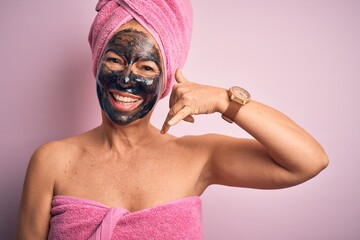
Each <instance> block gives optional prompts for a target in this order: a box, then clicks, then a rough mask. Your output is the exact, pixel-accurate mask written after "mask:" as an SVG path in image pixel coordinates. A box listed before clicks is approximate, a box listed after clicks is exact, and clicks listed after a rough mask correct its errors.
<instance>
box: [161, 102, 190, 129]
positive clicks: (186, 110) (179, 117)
mask: <svg viewBox="0 0 360 240" xmlns="http://www.w3.org/2000/svg"><path fill="white" fill-rule="evenodd" d="M192 113H193V108H192V107H190V106H188V105H185V106H184V107H183V108H182V109H181V110H180V111H178V112H176V114H175V115H174V116H173V117H172V118H171V119H170V120H169V121H168V122H167V123H168V124H169V125H170V126H174V125H175V124H177V123H179V122H180V121H181V120H183V119H185V118H186V117H188V116H190V115H191V114H192Z"/></svg>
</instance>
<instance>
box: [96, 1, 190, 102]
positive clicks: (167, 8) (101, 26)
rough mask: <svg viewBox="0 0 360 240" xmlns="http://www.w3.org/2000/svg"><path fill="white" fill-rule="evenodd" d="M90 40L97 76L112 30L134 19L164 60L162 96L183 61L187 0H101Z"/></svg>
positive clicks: (187, 28)
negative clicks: (145, 31)
mask: <svg viewBox="0 0 360 240" xmlns="http://www.w3.org/2000/svg"><path fill="white" fill-rule="evenodd" d="M96 11H98V14H97V16H96V17H95V19H94V22H93V24H92V26H91V29H90V33H89V43H90V47H91V51H92V60H93V73H94V76H95V77H96V74H97V68H98V65H99V61H100V58H101V55H102V52H103V50H104V48H105V46H106V44H107V42H108V40H110V38H111V37H112V35H113V33H114V32H115V31H116V30H117V29H118V28H119V27H120V26H121V25H123V24H125V23H127V22H129V21H130V20H132V19H135V20H136V21H137V22H139V23H140V24H141V25H142V26H143V27H144V28H145V29H146V30H147V31H149V33H150V34H151V35H152V36H153V38H154V39H155V40H156V42H157V44H158V46H159V48H160V52H161V54H162V57H163V63H164V73H163V74H164V81H163V86H162V87H163V88H162V89H163V90H162V95H161V98H163V97H165V96H166V95H167V94H168V93H169V91H170V90H171V87H172V84H173V83H174V80H175V77H174V75H175V71H176V69H177V68H181V67H183V66H184V64H185V60H186V57H187V54H188V51H189V47H190V40H191V33H192V7H191V3H190V0H100V1H99V2H98V4H97V5H96Z"/></svg>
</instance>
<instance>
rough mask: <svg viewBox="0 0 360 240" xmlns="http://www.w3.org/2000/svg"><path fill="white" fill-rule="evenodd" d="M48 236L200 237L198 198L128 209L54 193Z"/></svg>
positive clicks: (169, 239) (137, 239)
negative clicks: (130, 210) (133, 210)
mask: <svg viewBox="0 0 360 240" xmlns="http://www.w3.org/2000/svg"><path fill="white" fill-rule="evenodd" d="M51 215H52V218H51V220H50V231H49V236H48V239H50V240H53V239H61V240H70V239H71V240H73V239H77V240H82V239H84V240H85V239H91V240H100V239H101V240H110V239H123V240H130V239H132V240H140V239H166V240H180V239H181V240H187V239H188V240H198V239H200V240H201V239H203V235H202V223H201V199H200V198H199V197H197V196H193V197H187V198H182V199H178V200H175V201H171V202H167V203H164V204H161V205H158V206H155V207H152V208H147V209H143V210H140V211H136V212H129V211H128V210H126V209H122V208H109V207H107V206H106V205H104V204H101V203H98V202H95V201H90V200H86V199H81V198H75V197H69V196H55V197H54V198H53V201H52V209H51Z"/></svg>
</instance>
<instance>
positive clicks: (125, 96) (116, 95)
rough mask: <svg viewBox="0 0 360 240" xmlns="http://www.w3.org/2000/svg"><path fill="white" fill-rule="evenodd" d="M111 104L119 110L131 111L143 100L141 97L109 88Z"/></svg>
mask: <svg viewBox="0 0 360 240" xmlns="http://www.w3.org/2000/svg"><path fill="white" fill-rule="evenodd" d="M109 94H110V95H111V97H110V100H111V103H112V105H113V106H114V107H115V108H117V109H118V110H120V111H131V110H134V109H135V108H137V107H138V106H139V105H140V104H141V103H142V102H143V101H144V100H143V98H141V97H139V96H136V95H133V94H130V93H126V92H121V91H117V90H110V91H109Z"/></svg>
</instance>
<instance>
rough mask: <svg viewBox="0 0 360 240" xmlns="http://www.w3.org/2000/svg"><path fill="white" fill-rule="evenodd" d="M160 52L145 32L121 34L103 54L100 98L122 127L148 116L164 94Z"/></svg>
mask: <svg viewBox="0 0 360 240" xmlns="http://www.w3.org/2000/svg"><path fill="white" fill-rule="evenodd" d="M160 62H161V58H160V53H159V50H158V49H157V48H156V46H155V44H154V43H153V42H152V41H151V39H150V38H149V36H148V35H147V34H145V33H144V32H141V31H137V30H134V29H126V30H122V31H119V32H117V33H116V34H115V35H114V36H113V37H112V38H111V39H110V41H109V43H108V45H107V46H106V48H105V51H104V53H103V55H102V58H101V61H100V64H99V68H98V74H97V78H96V80H97V95H98V99H99V103H100V106H101V108H102V109H103V110H104V111H105V113H106V114H107V116H108V117H109V118H110V119H111V120H112V121H113V122H115V123H117V124H120V125H126V124H129V123H131V122H133V121H135V120H137V119H140V118H143V117H145V116H146V115H147V114H148V113H149V112H150V111H151V110H152V109H153V107H154V105H155V103H156V102H157V99H158V97H159V94H160V80H161V77H162V71H161V64H160Z"/></svg>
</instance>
